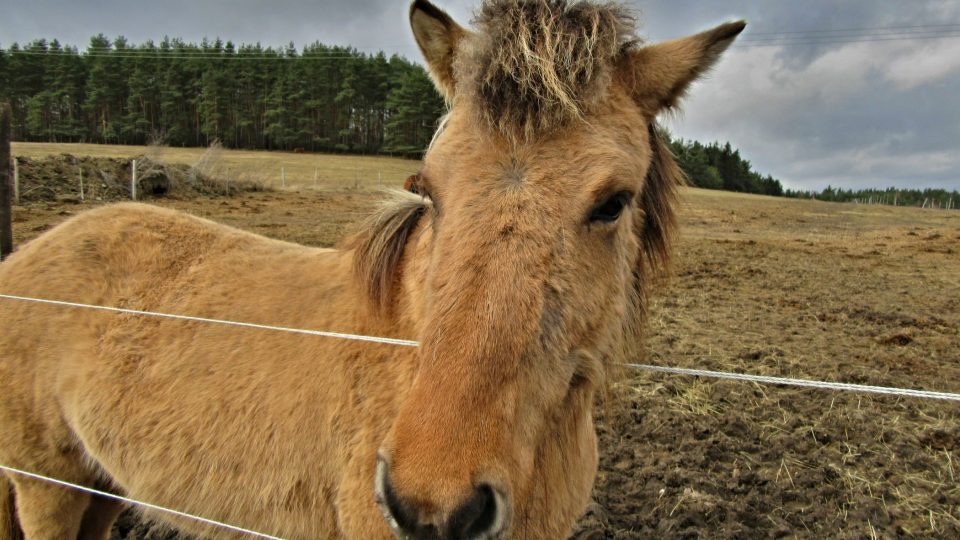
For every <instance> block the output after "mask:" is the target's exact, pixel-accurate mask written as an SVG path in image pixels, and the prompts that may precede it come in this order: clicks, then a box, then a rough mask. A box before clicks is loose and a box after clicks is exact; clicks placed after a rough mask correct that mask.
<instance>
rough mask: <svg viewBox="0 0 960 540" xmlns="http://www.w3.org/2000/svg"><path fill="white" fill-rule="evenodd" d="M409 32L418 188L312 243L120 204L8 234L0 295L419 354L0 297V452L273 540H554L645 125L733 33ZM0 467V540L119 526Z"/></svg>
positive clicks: (583, 440)
mask: <svg viewBox="0 0 960 540" xmlns="http://www.w3.org/2000/svg"><path fill="white" fill-rule="evenodd" d="M411 22H412V26H413V31H414V35H415V36H416V39H417V42H418V44H419V45H420V48H421V50H422V51H423V53H424V55H425V57H426V60H427V63H428V66H429V68H430V73H431V75H432V77H433V79H434V81H435V82H436V84H437V87H438V89H439V90H440V92H441V93H443V95H444V96H445V97H446V99H447V100H448V103H449V104H450V107H451V109H450V113H449V114H448V116H447V117H446V118H445V121H444V123H443V126H442V128H441V129H440V130H439V132H438V134H437V136H436V138H435V140H434V142H433V144H432V145H431V148H430V149H429V151H428V153H427V155H426V157H425V159H424V166H423V169H422V170H421V172H420V173H419V174H418V175H417V177H416V178H415V179H414V184H415V186H414V187H415V188H416V190H417V191H418V192H419V193H420V195H414V194H410V193H398V194H395V195H393V196H391V197H390V198H389V200H388V201H387V202H386V203H385V204H384V206H383V208H382V209H381V210H380V211H379V212H377V213H376V214H375V215H374V216H373V217H372V218H371V219H370V221H369V222H367V223H366V224H365V225H364V226H363V227H362V229H361V230H360V232H359V233H358V234H357V235H355V236H354V237H353V238H351V239H350V240H349V241H348V242H347V244H346V245H345V246H344V248H343V249H342V250H323V249H312V248H306V247H302V246H297V245H293V244H288V243H284V242H279V241H275V240H268V239H266V238H262V237H258V236H255V235H252V234H248V233H245V232H240V231H237V230H234V229H230V228H228V227H225V226H222V225H218V224H216V223H212V222H209V221H206V220H203V219H199V218H196V217H191V216H188V215H184V214H181V213H177V212H173V211H170V210H163V209H159V208H154V207H151V206H145V205H138V204H122V205H116V206H110V207H105V208H101V209H97V210H93V211H90V212H88V213H85V214H82V215H80V216H77V217H76V218H73V219H71V220H69V221H67V222H66V223H64V224H62V225H60V226H58V227H56V228H55V229H53V230H51V231H50V232H48V233H46V234H44V235H43V236H41V237H40V238H38V239H36V240H34V241H33V242H30V243H29V244H27V245H26V246H24V247H23V248H22V249H21V250H20V251H19V252H17V253H15V254H14V255H13V256H12V257H11V258H10V259H9V260H8V261H6V262H4V263H3V264H2V265H0V292H3V293H6V294H14V295H21V296H31V297H39V298H47V299H56V300H67V301H72V302H80V303H87V304H100V305H107V306H118V307H126V308H135V309H139V310H149V311H160V312H172V313H179V314H187V315H196V316H202V317H210V318H221V319H231V320H239V321H247V322H254V323H264V324H272V325H281V326H290V327H300V328H312V329H319V330H331V331H340V332H350V333H357V334H368V335H379V336H391V337H402V338H409V339H416V340H418V341H419V342H420V346H419V347H418V348H411V347H398V346H393V345H385V344H374V343H361V342H356V341H345V340H338V339H330V338H323V337H316V336H307V335H294V334H287V333H279V332H272V331H267V330H253V329H244V328H235V327H227V326H220V325H213V324H207V323H202V322H184V321H178V320H167V319H157V318H149V317H140V316H135V315H118V314H114V313H106V312H96V311H85V310H80V309H77V308H65V307H60V306H51V305H38V304H31V303H26V302H18V301H11V300H0V321H2V324H3V333H2V334H0V463H3V464H5V465H9V466H13V467H18V468H21V469H26V470H29V471H34V472H37V473H40V474H44V475H48V476H52V477H56V478H60V479H63V480H66V481H69V482H74V483H78V484H84V485H89V486H94V487H98V488H100V489H104V490H107V491H113V492H117V493H122V494H126V495H128V496H130V497H133V498H136V499H141V500H146V501H150V502H153V503H156V504H159V505H163V506H168V507H172V508H176V509H179V510H182V511H185V512H189V513H194V514H199V515H202V516H205V517H208V518H212V519H216V520H221V521H225V522H229V523H233V524H236V525H239V526H244V527H249V528H253V529H257V530H261V531H263V532H268V533H273V534H276V535H278V536H281V537H284V538H305V539H307V538H309V539H314V538H351V539H372V538H391V537H393V536H396V537H398V538H444V539H447V538H449V539H454V538H457V539H459V538H512V537H516V538H531V539H534V538H535V539H556V538H562V537H564V536H565V535H566V534H568V533H569V531H570V529H571V527H572V525H573V523H574V521H575V520H576V518H577V516H578V515H579V514H580V513H581V512H582V510H583V508H584V507H585V505H586V503H587V501H588V498H589V495H590V489H591V486H592V484H593V479H594V475H595V472H596V464H597V446H596V439H595V435H594V427H593V420H592V418H591V409H592V406H593V403H594V396H595V393H596V391H597V390H598V388H600V387H601V385H603V384H604V383H605V381H606V380H607V379H608V377H609V376H610V373H612V371H613V370H614V368H615V366H616V365H617V364H619V363H620V362H621V361H622V360H623V359H624V357H625V356H626V355H628V354H630V351H631V349H632V348H633V346H634V345H635V344H636V343H637V340H638V338H639V335H638V332H639V325H640V320H641V319H642V312H643V306H644V303H645V302H644V298H645V294H646V293H647V288H648V286H647V285H648V282H649V277H650V275H651V274H652V272H654V271H656V270H657V268H659V267H660V266H661V265H662V263H663V262H664V261H665V258H666V255H667V250H668V241H669V237H670V234H671V232H672V228H673V211H672V204H673V198H674V194H675V190H676V187H677V185H678V184H679V182H680V178H679V174H678V170H677V167H676V165H675V163H674V161H673V158H672V157H671V156H670V153H669V151H668V150H667V148H666V147H665V145H664V143H663V141H662V140H661V136H660V135H659V132H658V129H657V127H656V125H655V118H656V115H657V114H658V112H660V111H661V110H663V109H664V108H667V107H672V106H674V105H675V104H676V102H677V100H678V99H679V98H680V96H681V95H682V94H683V92H684V91H685V89H686V88H687V86H688V85H689V84H690V82H691V81H693V80H694V79H695V78H696V77H697V76H698V75H699V74H700V73H702V72H703V71H704V70H706V69H708V68H709V66H710V65H711V64H712V63H713V62H714V61H715V60H716V59H717V58H718V56H719V55H720V53H721V52H722V51H723V50H724V49H725V48H726V47H727V46H728V45H729V44H730V43H731V42H732V40H733V38H734V37H735V36H736V35H737V34H738V33H739V32H740V31H741V30H742V29H743V26H744V25H743V23H731V24H726V25H723V26H720V27H718V28H716V29H714V30H711V31H708V32H705V33H702V34H698V35H695V36H692V37H689V38H686V39H681V40H676V41H671V42H667V43H662V44H658V45H650V46H647V45H643V44H642V43H640V42H639V41H638V40H637V39H635V38H634V37H633V35H632V32H633V22H632V19H631V18H630V16H629V13H628V12H626V11H624V10H623V9H621V8H618V7H615V6H611V5H594V4H589V3H567V2H565V1H564V0H527V1H512V0H488V1H487V2H486V3H484V4H483V5H482V6H481V8H480V10H479V12H478V15H477V20H476V25H475V27H474V29H472V30H471V29H466V28H464V27H461V26H459V25H457V24H456V23H455V22H454V21H453V20H451V19H450V18H449V17H448V16H447V15H446V14H445V13H443V12H442V11H440V10H439V9H437V8H436V7H434V6H432V5H431V4H429V3H427V2H425V1H420V0H418V1H417V2H415V3H414V5H413V6H412V8H411ZM7 478H8V479H9V481H10V482H11V483H12V486H13V487H14V488H15V490H14V491H11V490H10V489H8V488H7V486H6V485H0V527H7V530H0V534H2V533H6V534H7V535H8V536H9V535H11V534H13V533H12V530H13V529H11V528H10V527H16V526H17V525H16V523H14V522H13V521H12V520H13V513H12V509H11V507H10V506H9V505H10V503H11V502H12V501H13V500H14V499H15V502H16V515H17V521H18V523H19V527H21V528H22V530H23V531H24V532H25V533H26V536H27V538H28V539H30V540H48V539H49V540H62V539H69V538H84V539H103V538H106V537H107V536H106V535H107V531H108V530H109V527H110V525H111V524H112V522H113V521H114V519H115V517H116V515H117V513H118V512H119V511H120V510H121V507H120V506H119V505H117V504H114V503H111V502H108V501H104V500H100V499H98V498H91V497H90V496H88V495H86V494H83V493H78V492H74V491H71V490H69V489H65V488H61V487H58V486H55V485H51V484H47V483H44V482H40V481H35V480H30V479H27V478H24V477H20V476H17V475H12V474H11V475H7ZM2 479H3V476H0V481H2ZM151 517H155V518H156V519H158V520H162V521H165V522H168V523H170V524H172V525H173V526H175V527H178V528H181V529H183V530H185V531H189V532H192V533H194V534H197V535H200V536H205V537H212V538H213V537H215V538H226V537H230V536H231V535H230V534H228V533H226V532H224V531H221V530H218V529H214V528H209V527H205V526H201V525H199V524H197V523H195V522H193V521H190V520H185V519H175V518H172V517H171V516H169V515H164V514H159V513H158V514H151Z"/></svg>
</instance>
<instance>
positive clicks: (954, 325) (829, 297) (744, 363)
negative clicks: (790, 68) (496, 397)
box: [14, 190, 960, 539]
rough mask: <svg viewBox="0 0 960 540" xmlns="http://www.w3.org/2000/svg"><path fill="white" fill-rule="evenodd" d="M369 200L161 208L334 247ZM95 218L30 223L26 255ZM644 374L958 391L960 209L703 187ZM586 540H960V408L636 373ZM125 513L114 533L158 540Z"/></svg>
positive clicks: (691, 207) (605, 410)
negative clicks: (44, 236) (58, 230)
mask: <svg viewBox="0 0 960 540" xmlns="http://www.w3.org/2000/svg"><path fill="white" fill-rule="evenodd" d="M375 199H376V195H375V194H372V193H368V192H350V191H337V192H310V191H304V192H300V193H293V192H282V191H281V192H267V193H247V194H241V195H238V196H236V197H232V198H225V197H214V198H200V199H192V200H179V201H160V202H158V204H162V205H166V206H174V207H177V208H182V209H184V210H187V211H190V212H193V213H196V214H199V215H203V216H206V217H209V218H212V219H215V220H218V221H222V222H225V223H228V224H231V225H235V226H238V227H242V228H245V229H249V230H252V231H255V232H258V233H263V234H266V235H269V236H273V237H277V238H282V239H286V240H292V241H297V242H302V243H305V244H312V245H319V246H330V245H333V244H335V243H336V242H337V241H338V240H339V239H340V238H341V237H342V236H343V235H344V234H345V232H346V231H347V230H349V227H350V225H351V224H352V223H354V222H355V221H356V220H357V219H359V217H361V216H362V215H363V214H364V213H365V211H366V209H368V208H369V207H370V205H371V204H373V203H374V201H375ZM88 206H89V204H70V203H53V202H51V203H38V204H33V205H28V206H25V207H18V208H17V209H16V210H15V221H16V222H15V224H14V227H15V235H16V237H17V240H18V241H23V240H25V239H27V238H30V237H33V236H36V235H37V234H39V233H40V232H42V231H43V230H45V229H47V228H49V227H50V226H51V224H53V223H56V222H58V221H60V220H62V219H64V218H65V217H67V216H69V215H72V214H75V213H76V212H79V211H82V210H83V209H84V208H87V207H88ZM682 224H683V232H682V236H681V238H680V240H679V243H678V244H677V249H676V258H675V261H674V270H673V277H672V279H671V280H670V281H669V282H664V283H662V284H661V285H660V290H659V291H658V294H657V299H656V303H655V306H654V307H653V309H652V316H651V318H650V321H649V337H648V350H649V354H648V358H646V359H645V360H646V361H647V362H649V363H656V364H661V365H670V366H682V367H698V368H705V369H715V370H733V371H742V372H750V373H760V374H766V375H776V376H784V377H800V378H811V379H822V380H830V381H843V382H852V383H864V384H872V385H881V386H899V387H906V388H920V389H928V390H941V391H949V392H960V212H948V211H942V210H939V211H938V210H920V209H912V208H890V207H878V206H869V207H868V206H856V205H845V204H833V203H822V202H817V201H790V200H782V199H773V198H765V197H755V196H742V195H733V194H727V193H718V192H707V191H701V190H690V191H688V192H686V194H685V197H684V209H683V212H682ZM615 394H616V399H613V400H611V401H609V402H607V404H606V405H605V406H604V407H600V408H599V409H598V410H599V413H600V416H601V418H602V420H601V423H600V426H599V430H600V433H601V443H600V448H601V452H602V458H601V468H600V471H599V474H598V477H597V482H596V488H595V491H594V496H593V498H594V503H593V504H591V506H590V507H589V509H588V511H587V513H586V515H584V516H583V518H582V519H581V520H580V524H579V525H578V528H577V530H576V531H575V533H574V537H575V538H583V539H586V538H589V539H601V538H617V539H621V538H651V537H653V538H793V537H801V538H895V537H934V538H960V483H958V480H960V403H957V402H941V401H930V400H921V399H914V398H900V397H890V396H878V395H873V394H870V395H868V394H858V393H849V392H836V391H826V390H811V389H799V388H793V387H782V386H770V385H759V384H753V383H741V382H725V381H716V380H709V379H697V378H691V377H684V376H674V375H660V374H651V373H645V372H628V373H626V374H625V376H624V378H623V380H622V381H621V382H620V383H619V384H618V385H617V387H616V392H615ZM133 519H134V516H132V515H128V516H126V517H125V519H124V520H123V521H122V522H121V523H120V524H119V525H118V528H117V529H116V531H115V535H114V538H116V539H121V538H122V539H134V538H136V539H144V538H151V539H159V538H166V535H165V534H163V533H160V532H157V531H154V532H149V531H150V528H149V526H148V525H144V524H135V523H134V522H133V521H131V520H133Z"/></svg>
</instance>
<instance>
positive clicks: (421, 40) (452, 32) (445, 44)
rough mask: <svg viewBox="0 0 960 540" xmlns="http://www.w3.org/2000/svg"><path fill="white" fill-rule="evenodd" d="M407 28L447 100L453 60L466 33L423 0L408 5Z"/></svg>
mask: <svg viewBox="0 0 960 540" xmlns="http://www.w3.org/2000/svg"><path fill="white" fill-rule="evenodd" d="M410 26H411V28H413V37H414V38H415V39H416V40H417V45H419V46H420V51H421V52H423V57H424V58H425V59H426V60H427V67H428V68H429V70H430V76H431V77H432V78H433V82H434V84H435V85H436V86H437V90H439V91H440V93H441V94H443V97H444V98H446V99H447V100H448V101H450V100H451V99H453V94H454V87H455V82H454V79H453V60H454V57H455V56H456V51H457V45H458V44H459V43H460V40H461V39H463V37H464V36H465V35H467V31H466V30H465V29H463V27H461V26H460V25H459V24H457V23H456V22H455V21H454V20H453V19H452V18H450V16H449V15H447V14H446V13H444V12H443V11H442V10H440V9H439V8H438V7H436V6H434V5H433V4H431V3H430V2H427V1H426V0H415V1H414V2H413V4H412V5H411V6H410Z"/></svg>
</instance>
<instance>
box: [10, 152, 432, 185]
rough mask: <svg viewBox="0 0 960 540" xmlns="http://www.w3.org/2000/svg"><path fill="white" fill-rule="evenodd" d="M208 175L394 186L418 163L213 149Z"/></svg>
mask: <svg viewBox="0 0 960 540" xmlns="http://www.w3.org/2000/svg"><path fill="white" fill-rule="evenodd" d="M11 153H12V154H13V155H14V156H16V157H28V158H34V159H36V158H43V157H46V156H51V155H58V154H64V153H66V154H73V155H76V156H91V157H115V158H134V157H137V156H143V155H145V156H147V157H149V158H150V159H152V160H154V161H159V162H167V163H182V164H185V165H196V164H197V163H200V162H201V160H203V159H204V157H205V156H207V154H208V150H207V149H206V148H172V147H166V146H160V147H158V146H123V145H104V144H57V143H17V142H15V143H13V144H12V148H11ZM217 153H218V156H217V164H216V167H217V168H216V170H213V171H209V172H210V173H211V174H212V175H215V176H221V177H225V178H237V179H243V180H252V181H258V182H261V183H263V184H264V185H265V186H268V187H273V188H275V189H280V188H281V186H285V187H287V188H291V189H293V188H318V189H330V188H333V189H339V188H376V187H379V186H399V185H403V181H404V180H405V179H406V178H407V177H408V176H410V175H411V174H413V173H415V172H417V170H418V169H419V167H420V162H419V161H415V160H410V159H400V158H391V157H384V156H351V155H345V154H312V153H300V154H298V153H294V152H265V151H261V150H226V149H221V150H218V152H217Z"/></svg>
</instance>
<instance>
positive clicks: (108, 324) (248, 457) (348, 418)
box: [0, 205, 412, 538]
mask: <svg viewBox="0 0 960 540" xmlns="http://www.w3.org/2000/svg"><path fill="white" fill-rule="evenodd" d="M36 251H42V252H43V253H44V256H43V257H42V258H40V257H36V256H34V255H33V253H34V252H36ZM41 261H42V264H41V265H38V264H37V263H40V262H41ZM105 270H106V271H105ZM349 272H350V264H349V260H348V259H346V258H345V256H344V254H343V253H340V252H336V251H332V250H318V249H309V248H304V247H300V246H294V245H290V244H285V243H282V242H276V241H271V240H267V239H264V238H260V237H256V236H253V235H249V234H246V233H242V232H239V231H234V230H230V229H228V228H226V227H223V226H219V225H215V224H212V223H209V222H205V221H203V220H199V219H196V218H192V217H189V216H185V215H180V214H176V213H174V212H171V211H166V210H159V209H154V208H151V207H147V206H141V205H120V206H116V207H109V208H105V209H101V210H96V211H93V212H90V213H88V214H84V215H82V216H80V217H79V218H77V219H74V220H72V221H69V222H67V223H65V224H63V225H62V226H60V227H58V228H57V229H56V230H54V231H52V232H50V233H49V234H47V235H45V236H44V237H43V238H42V239H39V240H38V241H37V242H35V243H32V244H30V245H28V246H26V247H25V248H24V249H23V250H22V251H21V252H19V253H17V254H16V255H15V256H14V257H12V258H11V259H10V260H9V262H8V263H4V265H3V266H2V267H0V283H3V285H4V290H5V291H6V292H8V293H10V292H15V293H16V294H20V295H25V296H33V297H40V298H52V299H61V300H69V301H74V302H80V303H91V304H99V305H110V306H123V307H129V308H133V309H144V310H151V311H160V312H176V313H182V314H202V315H203V316H206V317H213V318H224V319H230V320H241V321H247V322H261V323H268V324H280V325H290V326H298V327H304V326H305V327H309V328H320V329H329V330H336V329H340V328H348V329H350V330H352V331H358V330H359V331H365V332H369V333H371V334H377V333H379V331H382V330H386V329H385V328H382V327H377V326H376V325H371V324H369V323H368V322H364V321H365V320H367V319H369V318H364V317H363V316H362V313H361V311H362V309H363V308H364V306H363V304H357V303H356V302H355V301H354V299H355V295H352V294H351V291H350V283H351V281H350V280H349V279H346V277H347V275H348V274H349ZM8 302H9V301H8ZM3 311H4V315H5V316H4V320H5V321H6V322H7V324H9V328H10V330H11V331H10V332H8V333H5V334H4V335H3V336H2V338H0V350H3V351H4V358H3V362H2V363H0V370H2V371H3V373H2V380H3V382H4V386H5V388H4V390H5V398H4V400H3V401H2V403H0V407H2V408H0V410H2V411H3V412H2V414H3V416H2V418H3V424H4V426H5V430H4V432H3V436H4V444H3V445H2V450H0V454H2V457H3V458H4V460H5V461H4V462H5V463H6V464H10V465H13V466H17V467H20V468H23V469H26V470H41V471H48V473H49V474H51V475H54V476H56V475H57V474H58V473H59V475H60V476H59V477H60V478H63V479H65V480H70V481H75V482H78V483H81V484H88V485H90V484H91V483H92V482H95V481H101V483H103V484H104V487H107V488H108V489H119V490H120V491H121V492H122V493H127V494H129V495H130V496H133V497H135V498H142V499H144V500H149V501H151V502H153V503H155V504H160V505H164V506H169V507H173V508H178V509H182V510H185V511H188V512H196V513H198V514H201V515H206V516H211V515H213V516H218V517H220V518H222V519H223V520H224V521H230V522H235V523H241V524H243V523H247V524H252V525H257V526H261V527H266V528H268V529H270V530H274V531H283V532H284V535H285V536H289V537H291V538H319V537H324V536H325V535H331V533H330V531H335V530H337V527H338V525H337V520H336V519H335V517H334V515H333V512H332V507H331V503H332V502H333V501H334V500H335V498H336V497H337V495H338V494H341V493H344V492H345V491H349V490H350V489H351V486H350V482H349V477H350V476H351V468H354V469H355V468H356V467H357V465H358V463H357V462H356V461H353V462H352V461H351V460H352V458H353V454H355V453H357V452H362V451H363V450H366V452H367V453H368V454H369V453H370V452H372V451H375V448H376V444H377V443H378V441H377V440H376V432H377V431H378V430H379V431H380V432H383V431H384V430H385V429H386V428H385V425H384V424H386V423H387V422H389V418H390V417H391V416H392V414H391V413H392V411H393V410H395V408H396V400H397V399H402V388H403V386H404V384H403V382H404V380H408V379H409V377H410V374H409V370H410V368H409V365H410V364H409V362H402V361H400V359H402V358H403V357H404V355H406V356H410V355H411V354H412V350H410V349H407V348H398V347H391V346H388V345H378V344H360V343H357V342H350V341H342V340H334V339H329V338H319V337H316V336H302V335H293V334H286V333H277V332H271V331H264V330H248V329H238V328H232V327H227V326H219V325H211V324H205V323H189V322H183V321H173V320H162V319H152V318H143V317H137V316H117V315H115V314H109V313H97V312H94V313H87V312H84V313H77V312H76V311H74V310H73V309H66V310H64V308H58V307H55V306H41V305H33V304H26V303H16V304H9V305H5V306H4V310H3ZM38 321H43V323H41V324H38ZM395 387H396V388H399V389H401V391H400V392H397V391H396V390H395ZM361 397H362V398H361ZM11 425H18V427H19V429H17V430H11V429H10V428H9V427H7V426H11ZM41 435H42V436H41ZM38 436H41V437H40V439H41V441H36V442H37V443H40V444H39V446H38V445H31V444H27V445H24V444H23V442H19V444H18V441H34V440H35V439H37V438H38ZM367 437H369V438H370V439H371V442H369V443H368V445H370V444H372V445H374V446H373V448H372V449H370V448H364V447H363V445H362V444H358V442H362V441H364V440H365V438H367ZM54 449H56V450H57V451H55V452H53V453H54V454H59V456H58V457H57V458H56V459H55V461H54V463H47V462H45V460H48V459H51V458H50V457H49V454H50V451H51V450H54ZM341 450H342V451H341ZM367 461H369V460H364V463H366V462H367ZM366 468H367V469H369V470H368V471H363V470H355V471H353V475H356V477H357V478H359V477H360V476H363V480H362V481H360V483H362V487H361V486H359V485H358V486H355V487H353V489H362V490H363V491H365V492H369V491H370V489H371V487H370V486H371V481H370V478H372V474H373V470H372V465H370V466H367V467H366ZM364 472H366V475H365V476H364ZM14 480H15V481H17V480H18V479H16V478H14ZM371 508H372V507H371ZM81 511H82V509H81ZM377 516H378V514H376V513H374V514H373V516H372V518H373V519H370V520H369V522H370V524H371V525H370V526H375V525H380V529H382V530H381V531H380V532H381V533H384V532H387V531H385V529H383V527H382V525H381V524H380V523H379V521H380V520H379V519H377ZM23 517H24V516H21V519H23ZM178 526H183V527H184V528H185V529H186V530H192V529H193V528H195V526H196V525H195V523H191V522H189V521H181V522H179V523H178ZM200 532H205V533H206V534H210V532H211V531H200ZM54 536H56V535H53V534H51V537H54ZM351 536H355V535H351Z"/></svg>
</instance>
